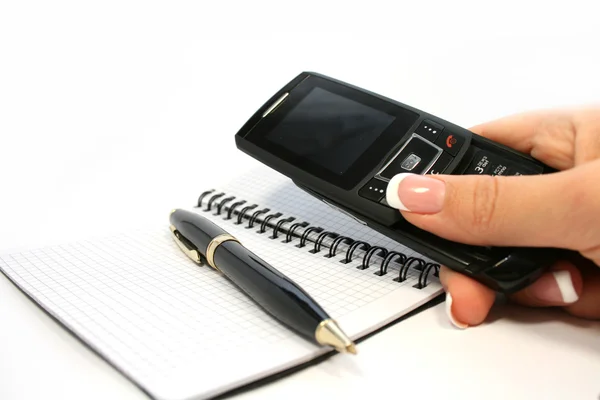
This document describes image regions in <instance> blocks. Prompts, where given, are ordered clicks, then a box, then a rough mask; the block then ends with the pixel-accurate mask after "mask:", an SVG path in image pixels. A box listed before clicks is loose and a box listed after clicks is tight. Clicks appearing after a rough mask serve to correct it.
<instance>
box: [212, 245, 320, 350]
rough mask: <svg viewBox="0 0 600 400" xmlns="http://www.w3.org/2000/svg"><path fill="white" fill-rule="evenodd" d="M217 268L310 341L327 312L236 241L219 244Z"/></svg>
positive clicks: (300, 289) (270, 312) (263, 306)
mask: <svg viewBox="0 0 600 400" xmlns="http://www.w3.org/2000/svg"><path fill="white" fill-rule="evenodd" d="M214 261H215V265H216V266H217V268H218V269H219V270H220V271H221V272H222V273H223V274H224V275H225V276H227V277H228V278H229V279H230V280H231V281H233V283H234V284H236V285H237V286H238V287H239V288H240V289H241V290H242V291H244V292H246V294H248V295H249V297H250V298H251V299H252V300H253V301H255V302H256V303H257V304H259V305H260V306H261V307H262V308H263V309H264V310H265V311H266V312H268V313H269V314H271V315H273V316H274V317H275V318H276V319H277V320H279V322H281V323H283V324H284V325H286V326H287V327H288V328H289V329H291V330H293V331H295V332H297V333H298V334H299V335H301V336H303V337H305V338H306V339H308V340H310V341H311V342H313V343H317V341H316V338H315V330H316V329H317V326H318V325H319V323H321V321H323V320H325V319H327V318H329V316H328V315H327V313H326V312H325V311H324V310H323V309H322V308H321V307H320V306H319V305H318V304H317V303H316V301H314V300H313V299H312V298H311V297H310V295H309V294H308V293H306V292H305V291H304V290H303V289H302V288H300V287H299V286H298V285H296V284H294V283H293V282H292V281H291V280H290V279H289V278H287V277H286V276H285V275H283V274H282V273H281V272H279V271H277V270H275V269H274V268H273V267H271V266H270V265H269V264H268V263H267V262H266V261H264V260H262V259H261V258H260V257H258V256H257V255H256V254H254V253H252V252H250V251H249V250H248V249H246V248H245V247H244V246H242V245H241V244H239V243H238V242H235V241H227V242H223V243H221V244H220V245H219V246H218V247H217V249H216V250H215V254H214Z"/></svg>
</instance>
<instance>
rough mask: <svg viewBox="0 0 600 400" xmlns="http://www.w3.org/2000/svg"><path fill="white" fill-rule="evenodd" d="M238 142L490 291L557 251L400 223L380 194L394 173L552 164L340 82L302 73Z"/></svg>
mask: <svg viewBox="0 0 600 400" xmlns="http://www.w3.org/2000/svg"><path fill="white" fill-rule="evenodd" d="M235 142H236V146H237V148H238V149H239V150H241V151H243V152H245V153H246V154H248V155H250V156H251V157H254V158H255V159H257V160H259V161H260V162H262V163H263V164H265V165H267V166H269V167H270V168H273V169H275V170H276V171H279V172H280V173H282V174H283V175H285V176H287V177H289V178H290V179H291V180H292V181H293V182H294V183H295V184H296V185H297V186H298V187H300V188H302V189H303V190H305V191H306V192H308V193H310V194H311V195H313V196H314V197H316V198H317V199H320V200H322V201H323V202H325V203H327V204H328V205H330V206H332V207H334V208H336V209H338V210H340V211H341V212H343V213H345V214H347V215H350V216H351V217H353V218H354V219H356V220H358V221H359V222H361V223H363V224H365V225H367V226H369V227H371V228H372V229H374V230H376V231H378V232H380V233H382V234H384V235H386V236H388V237H389V238H391V239H394V240H396V241H397V242H399V243H401V244H403V245H405V246H407V247H409V248H411V249H413V250H415V251H417V252H419V253H421V254H423V255H425V256H427V257H429V258H430V259H432V260H435V261H436V262H438V263H440V264H442V265H445V266H447V267H448V268H450V269H453V270H455V271H458V272H460V273H463V274H465V275H467V276H470V277H472V278H474V279H476V280H477V281H479V282H481V283H483V284H485V285H486V286H488V287H490V288H492V289H494V290H496V291H499V292H503V293H512V292H515V291H517V290H520V289H522V288H524V287H526V286H527V285H529V284H530V283H532V282H533V281H534V280H535V279H537V278H538V277H539V276H540V275H541V273H542V272H543V271H544V269H546V268H547V267H548V266H550V265H551V264H552V263H553V262H554V261H555V260H556V258H557V256H558V253H557V249H552V248H526V247H484V246H473V245H469V244H464V243H456V242H453V241H449V240H446V239H443V238H441V237H439V236H436V235H434V234H432V233H429V232H426V231H424V230H421V229H419V228H417V227H415V226H414V225H412V224H410V223H409V222H407V221H406V220H405V219H404V218H403V217H402V215H401V214H400V212H399V211H398V210H396V209H393V208H392V207H390V206H389V205H388V204H387V203H386V201H385V191H386V187H387V184H388V182H389V181H390V179H391V178H392V177H393V176H394V175H396V174H397V173H400V172H412V173H415V174H442V173H443V174H455V175H463V174H487V175H498V176H500V175H513V176H514V175H531V174H546V173H551V172H555V170H554V169H552V168H550V167H548V166H546V165H544V164H542V163H540V162H539V161H537V160H535V159H534V158H532V157H530V156H529V155H526V154H522V153H520V152H517V151H515V150H513V149H511V148H508V147H506V146H504V145H501V144H499V143H495V142H493V141H491V140H489V139H486V138H484V137H482V136H479V135H476V134H475V133H473V132H471V131H469V130H467V129H464V128H462V127H460V126H457V125H455V124H453V123H451V122H449V121H446V120H443V119H441V118H439V117H436V116H435V115H432V114H429V113H427V112H424V111H421V110H418V109H416V108H414V107H411V106H408V105H406V104H402V103H400V102H398V101H395V100H392V99H389V98H386V97H384V96H381V95H379V94H376V93H372V92H370V91H367V90H365V89H362V88H359V87H357V86H354V85H351V84H348V83H345V82H342V81H340V80H337V79H334V78H331V77H328V76H325V75H323V74H319V73H314V72H302V73H300V74H299V75H298V76H296V77H295V78H293V79H292V80H291V81H290V82H288V83H287V84H285V85H284V86H283V87H282V88H281V89H280V90H279V91H278V92H276V93H274V94H273V96H272V97H271V98H270V99H268V100H267V101H266V102H265V103H264V104H263V105H262V106H261V107H260V108H259V109H258V110H257V111H256V112H255V113H254V114H253V115H252V116H250V118H249V119H248V121H247V122H246V123H245V124H244V125H243V126H242V127H241V129H240V130H239V131H238V132H237V133H236V135H235ZM524 223H526V222H525V221H524Z"/></svg>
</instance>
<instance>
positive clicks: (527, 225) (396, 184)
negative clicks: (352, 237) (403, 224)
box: [386, 163, 600, 250]
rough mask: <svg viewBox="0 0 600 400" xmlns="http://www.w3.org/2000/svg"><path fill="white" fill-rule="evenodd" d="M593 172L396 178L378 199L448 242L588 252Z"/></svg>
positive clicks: (588, 167)
mask: <svg viewBox="0 0 600 400" xmlns="http://www.w3.org/2000/svg"><path fill="white" fill-rule="evenodd" d="M599 166H600V163H588V164H584V165H582V166H580V167H577V168H574V169H570V170H567V171H562V172H557V173H552V174H546V175H524V176H489V175H488V176H481V175H414V174H399V175H396V176H394V177H393V178H392V179H391V180H390V182H389V184H388V187H387V193H386V200H387V202H388V204H389V205H390V206H392V207H395V208H398V209H399V210H400V211H402V215H403V217H404V218H405V219H406V220H407V221H408V222H410V223H411V224H413V225H415V226H417V227H419V228H421V229H423V230H425V231H428V232H430V233H433V234H435V235H437V236H440V237H442V238H445V239H448V240H452V241H456V242H461V243H466V244H472V245H479V246H530V247H559V248H568V249H571V250H579V249H582V248H586V246H593V244H594V243H593V240H594V239H596V238H595V236H596V233H595V229H594V227H597V226H598V224H599V223H600V217H599V216H598V215H597V214H598V213H597V212H594V211H593V210H592V208H593V206H594V204H595V202H597V199H598V198H600V190H599V186H598V185H597V184H596V182H594V180H595V179H594V172H595V170H596V173H597V171H598V169H599V168H598V167H599ZM594 219H595V220H594Z"/></svg>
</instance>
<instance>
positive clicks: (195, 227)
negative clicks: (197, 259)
mask: <svg viewBox="0 0 600 400" xmlns="http://www.w3.org/2000/svg"><path fill="white" fill-rule="evenodd" d="M169 220H170V222H171V224H172V225H173V226H176V227H177V230H178V231H179V232H180V233H181V234H182V235H183V236H184V237H186V238H188V239H192V242H193V244H194V245H195V246H196V247H197V248H198V250H199V251H200V253H202V254H206V250H207V247H208V244H209V243H210V242H211V241H212V240H213V239H214V238H215V237H217V236H219V235H223V234H226V233H227V232H226V231H225V230H224V229H223V228H221V227H220V226H218V225H217V224H215V223H213V222H212V221H210V220H209V219H207V218H204V217H202V216H200V215H198V214H196V213H193V212H190V211H186V210H175V211H173V212H172V213H171V216H170V217H169Z"/></svg>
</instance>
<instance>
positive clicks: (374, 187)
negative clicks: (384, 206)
mask: <svg viewBox="0 0 600 400" xmlns="http://www.w3.org/2000/svg"><path fill="white" fill-rule="evenodd" d="M386 188H387V182H385V181H382V180H380V179H377V178H373V179H371V180H370V181H369V182H368V183H367V184H366V185H365V186H363V187H362V188H361V189H360V190H359V191H358V195H359V196H361V197H364V198H365V199H369V200H373V201H376V202H378V201H379V200H381V199H382V198H383V197H384V196H385V190H386Z"/></svg>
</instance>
